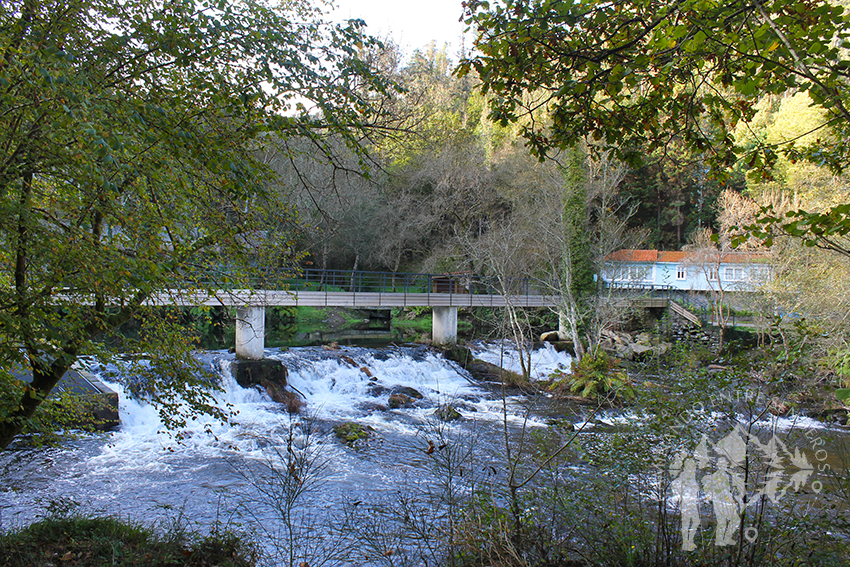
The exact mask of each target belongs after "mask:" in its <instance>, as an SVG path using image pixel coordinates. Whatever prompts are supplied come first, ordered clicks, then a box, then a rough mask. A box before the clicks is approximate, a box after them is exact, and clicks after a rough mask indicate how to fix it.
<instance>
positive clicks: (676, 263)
mask: <svg viewBox="0 0 850 567" xmlns="http://www.w3.org/2000/svg"><path fill="white" fill-rule="evenodd" d="M769 275H770V268H769V266H768V264H767V256H766V255H764V254H753V253H749V252H721V251H720V250H716V251H707V252H702V251H701V252H661V251H658V250H629V249H625V250H619V251H617V252H615V253H613V254H611V255H610V256H609V257H608V258H607V259H606V262H605V269H604V270H603V273H602V279H603V280H605V281H606V282H608V283H609V284H612V285H615V286H617V285H621V286H628V287H647V288H648V287H659V288H668V287H669V288H673V289H679V290H683V291H720V290H721V289H722V290H723V291H755V290H756V289H758V288H759V286H761V285H762V284H763V283H764V282H766V281H767V278H768V277H769Z"/></svg>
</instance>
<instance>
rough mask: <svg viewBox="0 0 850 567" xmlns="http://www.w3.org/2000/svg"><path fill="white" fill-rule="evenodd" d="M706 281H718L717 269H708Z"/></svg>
mask: <svg viewBox="0 0 850 567" xmlns="http://www.w3.org/2000/svg"><path fill="white" fill-rule="evenodd" d="M708 279H710V280H715V281H717V280H719V279H720V278H719V277H718V275H717V268H709V269H708Z"/></svg>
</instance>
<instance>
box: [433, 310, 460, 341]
mask: <svg viewBox="0 0 850 567" xmlns="http://www.w3.org/2000/svg"><path fill="white" fill-rule="evenodd" d="M431 312H432V315H433V322H432V323H431V338H432V340H433V341H434V344H438V345H456V344H457V307H434V308H432V310H431Z"/></svg>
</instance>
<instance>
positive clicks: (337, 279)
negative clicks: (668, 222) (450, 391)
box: [146, 270, 696, 360]
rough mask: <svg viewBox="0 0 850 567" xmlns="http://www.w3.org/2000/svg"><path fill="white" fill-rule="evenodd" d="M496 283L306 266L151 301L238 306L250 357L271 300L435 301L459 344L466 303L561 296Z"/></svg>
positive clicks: (644, 291) (441, 323)
mask: <svg viewBox="0 0 850 567" xmlns="http://www.w3.org/2000/svg"><path fill="white" fill-rule="evenodd" d="M496 283H497V282H496V281H495V280H494V279H492V278H487V277H482V276H475V275H472V274H471V273H452V274H413V273H395V272H363V271H347V270H304V271H303V272H301V273H300V274H299V275H298V277H293V278H287V279H283V280H279V281H275V280H271V279H269V280H267V281H259V282H256V283H255V284H254V288H252V289H220V290H218V291H209V289H210V286H209V285H204V286H201V287H203V290H202V291H191V290H186V289H174V290H169V291H165V292H162V293H160V294H158V295H155V296H153V297H152V298H150V299H149V300H148V301H147V302H146V304H147V305H182V306H198V305H206V306H228V307H235V308H236V354H237V355H238V356H239V357H241V358H246V359H250V360H259V359H262V358H263V349H264V348H265V308H266V307H272V306H290V307H301V306H304V307H307V306H309V307H364V308H367V307H368V308H381V307H385V308H392V307H431V308H432V313H433V323H432V338H433V340H434V342H435V343H437V344H454V343H456V342H457V316H458V309H459V308H460V307H493V308H504V307H507V306H511V307H553V306H556V305H558V298H557V297H556V296H554V295H546V294H543V293H540V292H539V291H538V290H536V289H535V288H534V287H533V285H532V284H531V282H530V280H517V281H514V282H510V283H509V284H508V285H507V286H504V287H506V288H507V293H502V292H501V289H504V288H503V287H502V286H497V285H496ZM213 287H214V286H213ZM618 287H621V286H618ZM497 290H499V291H497ZM619 291H620V292H621V293H623V294H624V295H623V298H622V299H621V301H624V302H629V303H630V304H631V305H632V306H636V307H641V308H663V307H668V306H671V305H672V304H673V303H674V302H673V301H670V297H669V292H670V290H668V289H664V288H658V287H657V286H654V287H649V288H647V287H646V286H640V288H639V289H638V288H634V286H630V287H628V289H627V288H625V287H623V289H622V290H619ZM677 307H679V306H677ZM677 312H678V311H677ZM694 320H696V318H695V317H694Z"/></svg>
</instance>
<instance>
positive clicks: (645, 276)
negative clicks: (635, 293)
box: [626, 266, 652, 282]
mask: <svg viewBox="0 0 850 567" xmlns="http://www.w3.org/2000/svg"><path fill="white" fill-rule="evenodd" d="M626 278H627V279H628V280H630V281H633V282H644V281H649V280H651V279H652V267H651V266H629V268H628V270H627V272H626Z"/></svg>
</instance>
